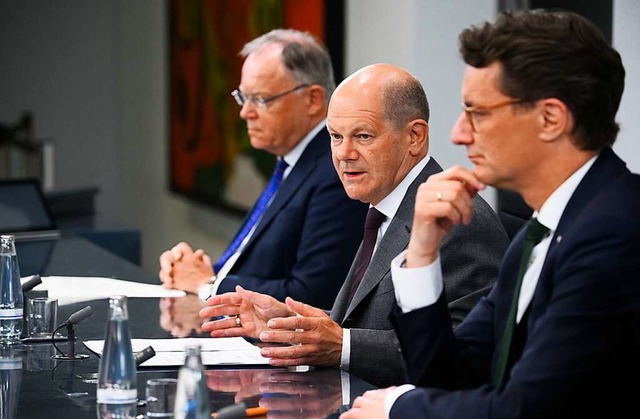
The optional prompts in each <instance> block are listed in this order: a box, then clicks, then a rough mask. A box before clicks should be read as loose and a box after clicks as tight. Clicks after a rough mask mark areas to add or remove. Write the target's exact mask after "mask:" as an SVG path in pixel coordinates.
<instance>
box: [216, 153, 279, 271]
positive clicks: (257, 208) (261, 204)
mask: <svg viewBox="0 0 640 419" xmlns="http://www.w3.org/2000/svg"><path fill="white" fill-rule="evenodd" d="M287 166H288V164H287V162H285V161H284V159H281V158H279V159H278V162H277V163H276V167H275V169H274V170H273V175H272V176H271V179H270V180H269V183H268V184H267V187H266V188H265V189H264V191H262V194H261V195H260V197H259V198H258V201H257V202H256V204H255V205H254V206H253V209H252V210H251V215H249V217H247V221H246V222H245V223H244V225H243V226H242V229H240V231H239V232H238V234H236V236H235V237H234V239H233V241H232V242H231V244H230V245H229V247H227V250H225V251H224V253H223V254H222V256H220V259H218V261H217V262H216V263H215V264H214V265H213V270H214V271H215V272H219V271H220V268H221V267H222V265H224V264H225V262H226V261H227V260H228V259H229V258H230V257H231V256H232V255H233V254H234V253H235V252H236V251H237V250H238V248H239V247H240V245H241V244H242V242H243V240H244V239H245V237H247V234H249V232H250V231H251V229H252V228H253V226H255V225H256V224H257V223H258V221H259V220H260V218H261V217H262V215H263V214H264V212H265V211H266V209H267V208H268V207H269V202H270V201H271V198H272V197H273V195H274V194H275V193H276V191H277V190H278V188H279V187H280V183H282V175H283V174H284V171H285V169H286V168H287Z"/></svg>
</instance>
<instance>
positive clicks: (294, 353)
mask: <svg viewBox="0 0 640 419" xmlns="http://www.w3.org/2000/svg"><path fill="white" fill-rule="evenodd" d="M317 351H318V350H317V346H315V345H296V346H285V347H266V348H261V349H260V355H262V356H263V357H265V358H272V359H278V360H283V361H284V360H298V361H305V362H308V361H310V360H311V358H312V357H313V356H315V353H316V352H317ZM290 365H300V362H297V363H295V364H290Z"/></svg>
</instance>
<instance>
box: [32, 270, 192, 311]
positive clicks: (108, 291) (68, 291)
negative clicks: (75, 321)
mask: <svg viewBox="0 0 640 419" xmlns="http://www.w3.org/2000/svg"><path fill="white" fill-rule="evenodd" d="M25 279H26V280H28V279H29V278H25ZM33 290H34V291H47V294H48V296H49V298H57V299H58V305H65V304H72V303H78V302H82V301H89V300H97V299H100V298H109V297H110V296H111V295H114V294H118V295H126V296H127V297H138V298H141V297H142V298H144V297H149V298H158V297H183V296H185V295H186V293H185V292H184V291H180V290H170V289H166V288H164V287H162V286H161V285H155V284H144V283H141V282H134V281H127V280H123V279H116V278H103V277H78V276H44V277H42V284H40V285H38V286H36V287H35V288H34V289H33Z"/></svg>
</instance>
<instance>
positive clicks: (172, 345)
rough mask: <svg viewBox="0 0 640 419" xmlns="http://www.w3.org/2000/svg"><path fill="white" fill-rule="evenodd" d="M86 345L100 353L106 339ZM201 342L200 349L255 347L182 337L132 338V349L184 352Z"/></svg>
mask: <svg viewBox="0 0 640 419" xmlns="http://www.w3.org/2000/svg"><path fill="white" fill-rule="evenodd" d="M83 343H84V345H85V346H86V347H87V348H89V349H90V350H91V351H92V352H95V353H96V354H98V355H100V354H101V353H102V346H103V345H104V340H87V341H84V342H83ZM193 344H199V345H200V351H201V352H206V351H246V350H252V349H254V348H255V346H254V345H252V344H251V343H249V342H247V341H246V340H245V339H243V338H240V337H236V338H181V339H131V349H133V352H139V351H141V350H143V349H144V348H146V347H147V346H151V347H153V350H154V351H156V353H157V352H184V350H185V348H186V347H187V346H189V345H193Z"/></svg>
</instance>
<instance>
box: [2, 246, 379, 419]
mask: <svg viewBox="0 0 640 419" xmlns="http://www.w3.org/2000/svg"><path fill="white" fill-rule="evenodd" d="M16 248H17V252H18V261H19V263H20V269H21V275H22V276H26V275H32V274H35V273H38V274H40V275H41V276H54V275H55V276H57V275H73V276H102V277H115V278H118V279H126V280H131V281H138V282H145V283H157V281H158V279H157V276H156V275H152V274H149V273H147V272H145V271H143V270H142V269H141V268H139V267H138V266H136V265H133V264H131V263H129V262H127V261H124V260H122V259H120V258H118V257H117V256H114V255H112V254H111V253H108V252H107V251H105V250H103V249H101V248H99V247H97V246H96V245H94V244H92V243H90V242H88V241H85V240H83V239H80V238H68V239H59V240H55V241H51V242H46V243H45V242H25V243H18V245H17V246H16ZM41 294H42V292H34V291H31V292H29V293H27V294H26V295H25V297H26V298H29V297H32V296H41ZM114 294H117V290H114ZM200 304H201V303H200V302H199V300H198V299H197V298H196V297H183V298H162V299H158V298H130V299H129V300H128V308H129V320H130V327H131V336H132V338H169V337H186V336H192V337H193V336H197V337H201V336H202V335H200V334H199V333H198V325H199V319H198V317H197V312H198V311H199V308H200ZM87 305H90V306H91V308H92V310H93V313H94V315H93V316H92V317H90V318H88V319H87V320H85V321H83V322H81V323H79V324H77V325H76V326H75V328H74V330H75V335H76V343H75V351H76V353H81V354H87V355H89V357H88V358H87V359H85V360H75V361H61V360H54V359H52V358H51V356H52V355H55V353H56V349H55V348H54V346H53V345H52V344H50V343H47V342H45V343H34V344H23V345H21V346H18V347H13V348H0V351H1V353H0V386H1V389H0V390H1V392H0V407H1V411H2V416H1V418H2V419H4V418H65V419H75V418H96V417H100V416H99V415H98V413H97V409H96V407H97V404H96V383H95V380H93V379H92V377H91V374H92V373H96V372H97V371H98V365H99V358H98V357H97V356H96V355H95V354H92V353H91V352H90V351H88V350H87V348H85V347H84V345H83V344H82V341H84V340H89V339H103V338H104V328H105V325H106V320H107V319H106V317H107V307H108V303H107V301H106V300H105V299H100V300H92V301H86V302H81V303H75V304H70V305H64V306H60V307H59V309H58V323H59V324H60V323H62V322H63V321H64V320H66V319H67V318H68V317H69V315H71V314H72V313H74V312H76V311H78V310H80V309H82V308H83V307H86V306H87ZM202 337H206V336H202ZM57 345H58V347H59V348H60V349H61V350H62V351H64V352H66V351H67V342H58V343H57ZM177 373H178V368H167V369H150V368H139V369H138V373H137V378H138V398H139V399H140V400H144V392H145V385H146V381H147V380H148V379H150V378H157V377H177ZM206 374H207V386H208V388H209V392H210V398H211V404H212V411H216V410H217V409H219V408H221V407H223V406H226V405H229V404H232V403H234V402H237V401H241V400H244V401H246V402H247V403H248V404H249V405H251V406H256V405H261V406H267V407H268V408H269V413H268V414H267V417H269V418H305V419H311V418H325V417H337V416H338V414H339V411H342V410H345V409H346V407H347V405H348V402H349V400H351V401H352V400H353V398H355V396H357V395H359V394H362V393H363V392H364V391H366V390H368V389H371V388H373V386H371V385H370V384H368V383H366V382H364V381H362V380H360V379H358V378H357V377H354V376H350V375H349V374H346V373H344V372H341V371H340V370H338V369H320V368H318V369H313V368H311V369H310V370H305V369H304V368H300V369H299V370H298V371H297V370H295V369H282V368H270V367H261V368H250V367H208V368H207V372H206ZM345 378H346V379H345ZM345 384H346V387H345ZM343 393H348V394H346V395H344V394H343ZM344 403H347V404H344ZM137 414H138V415H144V414H145V407H144V406H140V407H139V408H138V409H137ZM140 417H144V416H140Z"/></svg>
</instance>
